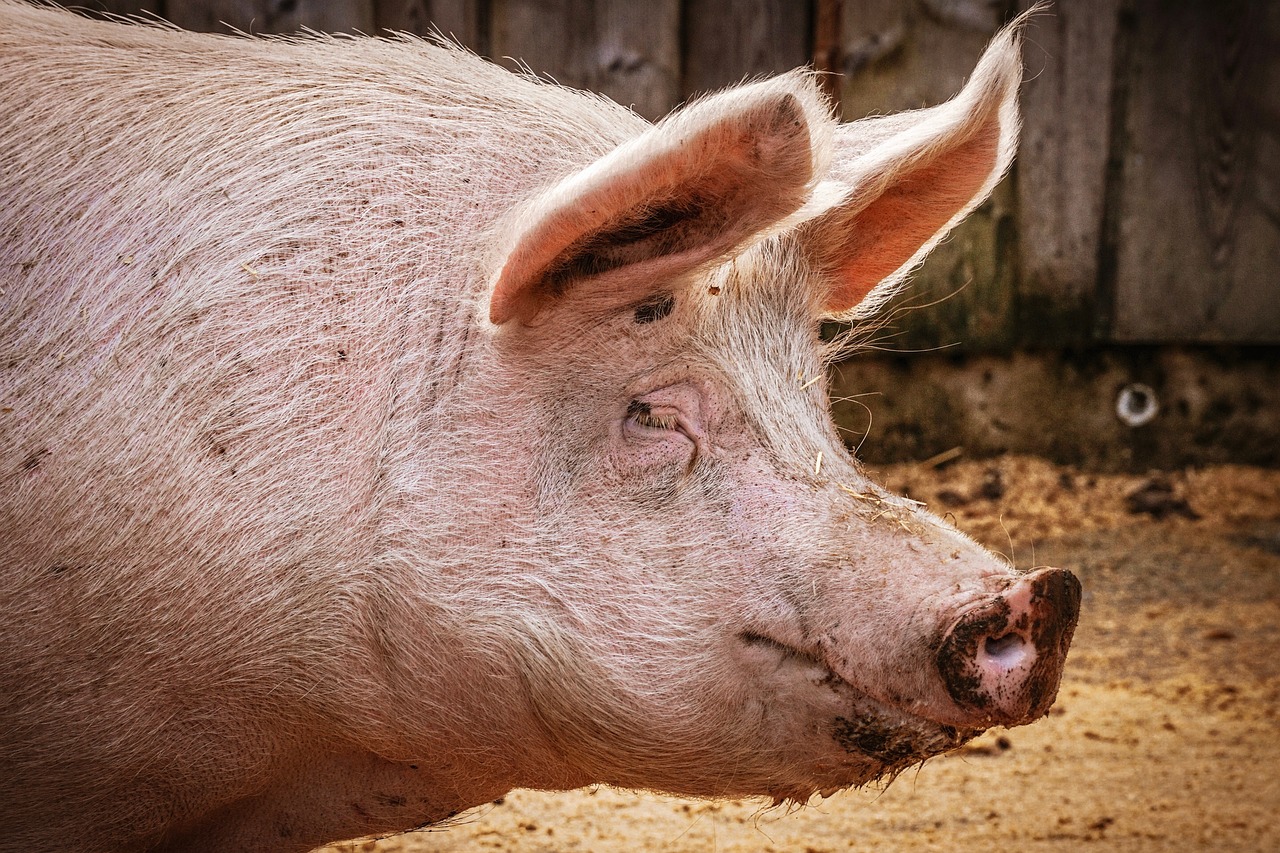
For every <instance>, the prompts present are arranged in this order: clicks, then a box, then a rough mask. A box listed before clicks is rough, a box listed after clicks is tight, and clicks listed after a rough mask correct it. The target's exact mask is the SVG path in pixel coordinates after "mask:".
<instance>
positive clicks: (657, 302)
mask: <svg viewBox="0 0 1280 853" xmlns="http://www.w3.org/2000/svg"><path fill="white" fill-rule="evenodd" d="M675 307H676V298H675V297H674V296H672V295H671V294H670V293H660V294H658V295H657V296H655V297H653V298H652V299H647V300H645V301H644V302H641V303H640V304H639V305H637V306H636V314H635V316H636V322H637V323H639V324H644V323H656V322H657V321H659V320H661V319H662V318H663V317H665V316H667V315H668V314H670V313H671V309H673V308H675Z"/></svg>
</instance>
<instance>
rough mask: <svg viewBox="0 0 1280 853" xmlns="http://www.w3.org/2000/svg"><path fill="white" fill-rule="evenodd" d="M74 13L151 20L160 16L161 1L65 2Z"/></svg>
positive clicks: (84, 0)
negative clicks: (137, 17) (138, 17)
mask: <svg viewBox="0 0 1280 853" xmlns="http://www.w3.org/2000/svg"><path fill="white" fill-rule="evenodd" d="M62 5H63V6H66V7H68V8H70V9H72V10H73V11H76V12H80V13H86V12H87V13H88V14H90V15H91V16H93V17H104V16H102V15H99V13H102V12H106V13H110V14H112V15H137V16H140V17H144V18H151V17H154V16H156V15H159V14H160V7H161V3H160V0H79V2H72V0H64V2H63V3H62Z"/></svg>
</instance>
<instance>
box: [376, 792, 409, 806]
mask: <svg viewBox="0 0 1280 853" xmlns="http://www.w3.org/2000/svg"><path fill="white" fill-rule="evenodd" d="M373 798H374V799H375V800H377V801H378V802H379V803H381V804H382V805H384V806H387V807H388V808H393V809H399V808H403V807H404V804H405V803H406V802H408V801H407V800H406V799H405V798H404V797H401V796H399V795H398V794H382V793H375V794H374V795H373Z"/></svg>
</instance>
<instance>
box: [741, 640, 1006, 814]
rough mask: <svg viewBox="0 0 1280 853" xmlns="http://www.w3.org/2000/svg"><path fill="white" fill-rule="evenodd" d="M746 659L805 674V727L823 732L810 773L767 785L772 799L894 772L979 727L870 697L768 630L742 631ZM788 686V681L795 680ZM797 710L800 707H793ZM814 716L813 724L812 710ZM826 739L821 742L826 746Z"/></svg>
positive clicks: (788, 674) (824, 791)
mask: <svg viewBox="0 0 1280 853" xmlns="http://www.w3.org/2000/svg"><path fill="white" fill-rule="evenodd" d="M740 640H741V642H742V647H743V649H744V663H746V664H747V665H748V666H751V667H753V668H763V669H766V670H769V675H768V678H769V680H770V681H777V680H781V679H786V680H790V681H792V682H793V684H794V682H795V681H803V682H807V683H806V684H805V687H806V688H807V689H805V690H801V691H795V692H793V693H792V695H793V696H799V695H800V694H805V695H807V698H808V701H807V702H805V701H803V700H802V702H800V703H797V705H799V706H800V708H803V709H804V710H803V711H801V712H800V715H801V716H803V717H806V718H807V721H806V723H804V724H803V727H804V728H805V729H807V730H809V731H810V732H812V731H814V730H815V729H816V730H817V732H818V734H817V736H818V737H825V738H829V739H830V741H829V744H827V745H820V746H819V747H818V752H819V753H820V757H817V758H815V759H814V761H813V765H812V768H811V777H810V778H809V779H806V780H804V781H801V780H799V779H797V780H795V781H794V782H791V783H789V784H784V785H781V786H778V787H776V788H774V789H772V790H769V791H768V792H767V794H768V795H769V796H771V797H773V798H774V800H775V801H777V802H782V801H794V802H798V803H803V802H806V801H807V800H808V799H809V798H810V797H811V796H812V795H814V794H821V795H823V796H828V795H830V794H831V793H833V792H834V791H836V790H839V789H842V788H848V787H859V786H862V785H867V784H870V783H873V782H879V781H883V780H886V779H892V778H893V777H895V776H897V775H898V774H899V773H901V772H902V771H903V770H905V769H907V768H909V767H911V766H913V765H916V764H919V763H921V762H923V761H925V760H927V759H929V758H932V757H933V756H935V755H940V754H942V753H944V752H948V751H950V750H953V749H956V748H957V747H959V746H961V745H963V744H964V743H966V742H967V741H969V740H971V739H972V738H974V737H976V736H977V735H978V734H981V733H982V731H984V728H960V727H956V726H952V725H948V724H946V723H942V722H938V721H935V720H931V719H929V718H928V717H925V716H921V715H920V714H918V713H913V712H912V711H908V710H905V709H903V708H900V707H896V706H894V705H891V704H889V703H887V702H884V701H881V700H879V699H876V698H874V697H872V696H870V695H868V694H867V693H865V692H863V691H862V690H860V689H858V688H857V687H856V686H854V685H853V684H851V683H850V682H849V681H847V680H845V679H844V678H842V677H841V676H840V675H839V674H837V673H836V671H835V670H834V669H832V668H831V667H830V666H828V665H827V664H826V663H825V662H824V660H823V657H822V655H821V653H820V652H816V651H806V650H802V649H798V648H794V647H791V646H788V645H786V644H783V643H780V642H777V641H775V640H773V639H770V638H768V637H765V636H762V635H759V634H754V633H750V632H747V633H744V634H742V635H740ZM793 690H794V687H793ZM797 710H799V708H797ZM815 717H817V718H818V721H817V723H816V725H815V724H814V718H815ZM824 747H826V748H825V749H824Z"/></svg>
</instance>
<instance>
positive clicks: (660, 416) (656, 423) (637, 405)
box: [627, 400, 680, 430]
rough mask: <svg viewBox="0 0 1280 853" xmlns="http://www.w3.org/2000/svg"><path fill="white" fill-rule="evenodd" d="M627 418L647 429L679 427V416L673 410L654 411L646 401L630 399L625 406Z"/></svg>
mask: <svg viewBox="0 0 1280 853" xmlns="http://www.w3.org/2000/svg"><path fill="white" fill-rule="evenodd" d="M627 418H628V419H630V420H631V422H632V423H635V424H638V425H639V426H642V427H645V428H647V429H666V430H672V429H679V428H680V418H679V417H678V416H677V415H676V413H675V412H655V411H654V410H653V407H652V406H650V405H649V404H648V403H642V402H640V401H639V400H632V401H631V403H630V405H628V406H627Z"/></svg>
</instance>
